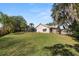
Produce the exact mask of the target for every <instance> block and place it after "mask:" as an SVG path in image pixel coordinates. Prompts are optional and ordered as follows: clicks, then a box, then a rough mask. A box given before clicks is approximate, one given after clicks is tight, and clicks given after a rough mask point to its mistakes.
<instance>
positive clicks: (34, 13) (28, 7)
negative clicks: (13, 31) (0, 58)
mask: <svg viewBox="0 0 79 59" xmlns="http://www.w3.org/2000/svg"><path fill="white" fill-rule="evenodd" d="M51 8H52V4H50V3H40V4H34V3H25V4H24V3H2V4H1V3H0V11H1V12H3V13H5V14H8V15H10V16H17V15H21V16H23V17H24V18H25V19H26V21H27V23H28V24H29V23H34V24H35V26H37V25H38V24H39V23H42V24H46V23H49V22H52V21H53V20H52V18H51V17H50V15H51Z"/></svg>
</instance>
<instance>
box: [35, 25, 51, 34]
mask: <svg viewBox="0 0 79 59" xmlns="http://www.w3.org/2000/svg"><path fill="white" fill-rule="evenodd" d="M43 29H47V30H46V31H45V32H43ZM36 30H37V32H42V33H49V28H48V27H45V26H42V25H39V26H38V27H37V28H36Z"/></svg>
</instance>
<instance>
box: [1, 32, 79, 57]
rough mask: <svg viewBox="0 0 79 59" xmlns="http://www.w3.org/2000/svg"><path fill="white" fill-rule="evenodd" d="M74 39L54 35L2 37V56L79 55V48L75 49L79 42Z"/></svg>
mask: <svg viewBox="0 0 79 59" xmlns="http://www.w3.org/2000/svg"><path fill="white" fill-rule="evenodd" d="M73 39H74V38H73V37H70V36H65V35H58V34H53V33H31V32H30V33H28V32H27V33H22V32H21V33H11V34H9V35H5V36H3V37H0V55H4V56H5V55H6V56H13V55H17V56H20V55H21V56H28V55H29V56H51V55H79V52H78V47H75V44H78V42H77V41H75V40H73ZM57 44H60V45H57ZM60 46H63V47H60ZM53 47H54V48H53ZM59 47H60V48H59ZM76 50H77V51H76ZM55 51H58V52H55ZM65 51H66V52H67V53H66V52H65ZM55 53H56V54H55Z"/></svg>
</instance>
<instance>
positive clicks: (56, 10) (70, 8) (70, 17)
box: [51, 3, 78, 32]
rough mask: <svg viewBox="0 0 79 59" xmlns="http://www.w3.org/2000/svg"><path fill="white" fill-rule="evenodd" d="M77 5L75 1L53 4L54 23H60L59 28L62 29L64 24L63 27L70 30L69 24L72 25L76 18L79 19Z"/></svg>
mask: <svg viewBox="0 0 79 59" xmlns="http://www.w3.org/2000/svg"><path fill="white" fill-rule="evenodd" d="M75 6H76V7H75ZM77 7H78V6H77V4H73V3H60V4H54V5H53V8H52V14H51V16H52V18H53V19H54V23H56V24H57V25H58V29H60V26H63V28H65V29H66V30H69V25H71V24H72V23H73V22H74V20H76V21H78V14H77V12H78V9H77ZM59 32H60V31H59Z"/></svg>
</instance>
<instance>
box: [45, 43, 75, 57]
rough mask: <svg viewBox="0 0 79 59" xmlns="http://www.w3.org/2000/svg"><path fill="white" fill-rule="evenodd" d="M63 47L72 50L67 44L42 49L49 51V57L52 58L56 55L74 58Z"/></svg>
mask: <svg viewBox="0 0 79 59" xmlns="http://www.w3.org/2000/svg"><path fill="white" fill-rule="evenodd" d="M65 47H70V48H72V46H71V45H68V44H65V45H63V44H55V45H54V46H50V47H44V49H48V50H50V51H51V55H53V56H57V55H61V56H74V54H73V53H72V52H71V51H70V50H69V49H67V48H65Z"/></svg>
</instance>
